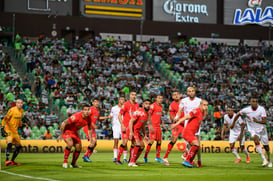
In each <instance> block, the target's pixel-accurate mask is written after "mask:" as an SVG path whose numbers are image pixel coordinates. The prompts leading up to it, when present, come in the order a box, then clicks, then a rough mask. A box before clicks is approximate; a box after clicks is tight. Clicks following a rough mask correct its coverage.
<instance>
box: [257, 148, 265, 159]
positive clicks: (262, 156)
mask: <svg viewBox="0 0 273 181" xmlns="http://www.w3.org/2000/svg"><path fill="white" fill-rule="evenodd" d="M256 150H257V151H258V153H259V154H260V156H261V158H262V159H263V160H265V156H264V153H263V150H262V148H261V146H260V145H256Z"/></svg>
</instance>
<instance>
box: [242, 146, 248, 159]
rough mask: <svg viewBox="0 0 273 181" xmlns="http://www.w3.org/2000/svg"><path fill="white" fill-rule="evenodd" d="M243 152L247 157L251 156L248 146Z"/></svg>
mask: <svg viewBox="0 0 273 181" xmlns="http://www.w3.org/2000/svg"><path fill="white" fill-rule="evenodd" d="M243 152H244V154H245V155H246V157H249V153H248V151H247V149H246V148H244V150H243Z"/></svg>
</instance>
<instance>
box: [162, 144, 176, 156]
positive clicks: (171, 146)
mask: <svg viewBox="0 0 273 181" xmlns="http://www.w3.org/2000/svg"><path fill="white" fill-rule="evenodd" d="M173 145H174V143H173V142H170V143H169V144H168V149H167V151H166V154H165V156H164V158H168V155H169V153H170V152H171V151H172V149H173Z"/></svg>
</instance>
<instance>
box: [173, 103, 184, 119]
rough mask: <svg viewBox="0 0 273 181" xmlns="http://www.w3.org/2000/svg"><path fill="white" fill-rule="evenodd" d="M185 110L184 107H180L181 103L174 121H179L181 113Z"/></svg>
mask: <svg viewBox="0 0 273 181" xmlns="http://www.w3.org/2000/svg"><path fill="white" fill-rule="evenodd" d="M183 111H184V109H183V107H180V105H179V109H178V112H177V113H176V116H175V117H174V121H177V120H178V119H179V118H180V116H181V113H182V112H183Z"/></svg>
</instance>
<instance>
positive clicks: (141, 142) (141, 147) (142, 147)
mask: <svg viewBox="0 0 273 181" xmlns="http://www.w3.org/2000/svg"><path fill="white" fill-rule="evenodd" d="M144 149H145V143H144V141H143V140H142V138H141V140H140V149H139V150H138V153H137V157H136V160H137V159H138V158H139V156H140V155H141V153H142V151H143V150H144Z"/></svg>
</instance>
